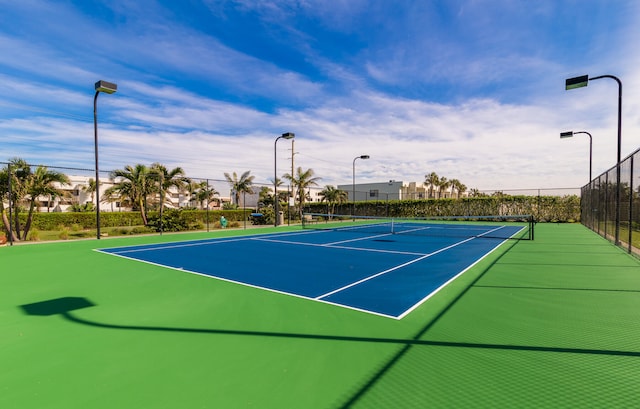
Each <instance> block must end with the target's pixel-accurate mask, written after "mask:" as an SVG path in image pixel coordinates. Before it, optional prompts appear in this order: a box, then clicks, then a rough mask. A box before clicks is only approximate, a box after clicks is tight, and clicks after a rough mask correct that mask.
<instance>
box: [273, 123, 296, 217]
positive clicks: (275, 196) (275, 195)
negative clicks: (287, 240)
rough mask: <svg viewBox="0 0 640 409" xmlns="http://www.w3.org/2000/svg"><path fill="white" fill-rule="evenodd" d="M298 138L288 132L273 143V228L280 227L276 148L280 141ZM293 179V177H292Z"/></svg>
mask: <svg viewBox="0 0 640 409" xmlns="http://www.w3.org/2000/svg"><path fill="white" fill-rule="evenodd" d="M295 137H296V134H294V133H293V132H286V133H283V134H282V135H280V136H278V137H277V138H276V141H275V142H274V143H273V203H274V209H275V213H274V221H273V226H274V227H278V218H279V217H278V150H277V149H276V147H277V146H278V140H279V139H293V138H295ZM291 177H292V178H293V175H291Z"/></svg>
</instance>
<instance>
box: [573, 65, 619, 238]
mask: <svg viewBox="0 0 640 409" xmlns="http://www.w3.org/2000/svg"><path fill="white" fill-rule="evenodd" d="M601 78H610V79H612V80H614V81H616V82H617V83H618V157H617V160H616V185H617V186H616V232H615V243H616V244H620V153H621V152H620V151H621V147H622V81H620V79H619V78H618V77H615V76H613V75H600V76H597V77H591V78H589V76H588V75H581V76H579V77H573V78H569V79H567V80H566V81H565V89H567V90H569V89H574V88H581V87H586V86H587V85H588V84H589V81H592V80H599V79H601Z"/></svg>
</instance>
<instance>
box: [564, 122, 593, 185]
mask: <svg viewBox="0 0 640 409" xmlns="http://www.w3.org/2000/svg"><path fill="white" fill-rule="evenodd" d="M578 134H585V135H589V182H591V169H592V163H593V138H592V137H591V134H590V133H589V132H586V131H580V132H573V131H567V132H562V133H560V139H565V138H571V137H572V136H573V135H578Z"/></svg>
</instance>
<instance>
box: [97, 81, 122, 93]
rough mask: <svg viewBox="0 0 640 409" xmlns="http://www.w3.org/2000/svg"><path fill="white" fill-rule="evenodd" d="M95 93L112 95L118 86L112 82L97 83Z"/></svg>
mask: <svg viewBox="0 0 640 409" xmlns="http://www.w3.org/2000/svg"><path fill="white" fill-rule="evenodd" d="M95 88H96V92H104V93H105V94H113V93H114V92H116V91H117V90H118V86H117V85H116V84H114V83H112V82H107V81H102V80H101V81H98V82H96V85H95Z"/></svg>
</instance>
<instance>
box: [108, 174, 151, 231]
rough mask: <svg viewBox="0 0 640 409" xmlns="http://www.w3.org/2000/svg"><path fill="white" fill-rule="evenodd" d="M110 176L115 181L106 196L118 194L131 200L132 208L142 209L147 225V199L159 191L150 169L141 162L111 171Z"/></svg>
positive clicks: (143, 218)
mask: <svg viewBox="0 0 640 409" xmlns="http://www.w3.org/2000/svg"><path fill="white" fill-rule="evenodd" d="M110 178H111V179H112V180H113V181H114V182H115V183H114V185H113V186H111V187H110V188H108V189H106V190H105V196H111V195H113V194H117V195H118V196H119V197H120V198H122V200H125V201H127V200H128V201H129V202H131V206H132V208H133V209H134V210H139V211H140V215H141V216H142V222H143V223H144V225H145V226H146V225H147V224H148V220H147V212H148V209H147V199H148V197H149V195H151V194H152V193H155V192H157V188H156V185H155V183H154V182H155V180H154V177H153V176H151V175H150V169H149V168H148V167H147V166H145V165H143V164H140V163H139V164H137V165H135V166H131V165H127V166H125V167H124V169H117V170H114V171H113V172H111V175H110ZM116 179H118V180H117V181H116Z"/></svg>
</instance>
